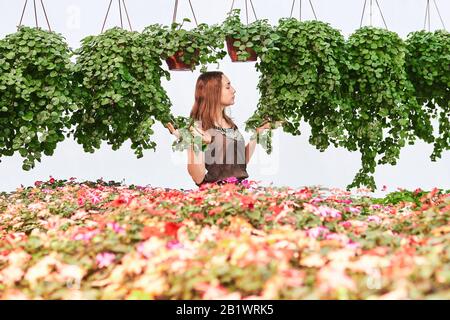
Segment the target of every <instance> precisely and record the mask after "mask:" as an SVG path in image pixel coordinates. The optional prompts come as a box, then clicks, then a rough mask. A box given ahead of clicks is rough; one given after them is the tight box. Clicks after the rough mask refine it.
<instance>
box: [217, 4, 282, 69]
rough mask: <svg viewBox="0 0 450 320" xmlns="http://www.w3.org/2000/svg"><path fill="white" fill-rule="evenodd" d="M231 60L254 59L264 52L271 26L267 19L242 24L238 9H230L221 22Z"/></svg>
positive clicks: (268, 40)
mask: <svg viewBox="0 0 450 320" xmlns="http://www.w3.org/2000/svg"><path fill="white" fill-rule="evenodd" d="M222 30H223V32H224V34H225V39H226V42H227V49H228V54H229V55H230V58H231V61H233V62H239V61H240V62H243V61H256V60H257V56H258V53H259V54H261V53H263V52H266V51H267V50H268V49H267V44H268V42H270V35H271V34H272V32H273V31H272V27H271V26H270V24H269V23H268V21H267V20H256V21H254V22H253V23H250V24H247V25H244V24H243V23H242V22H241V18H240V10H239V9H234V10H232V11H231V12H230V13H229V15H228V17H227V18H226V20H225V21H224V22H223V24H222Z"/></svg>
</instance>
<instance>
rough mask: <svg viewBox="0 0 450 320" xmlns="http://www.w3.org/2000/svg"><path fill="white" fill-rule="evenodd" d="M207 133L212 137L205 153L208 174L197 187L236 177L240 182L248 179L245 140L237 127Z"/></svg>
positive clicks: (210, 130) (216, 128)
mask: <svg viewBox="0 0 450 320" xmlns="http://www.w3.org/2000/svg"><path fill="white" fill-rule="evenodd" d="M207 132H208V133H209V134H210V135H211V143H210V144H208V147H207V148H206V150H205V151H204V152H205V168H206V170H207V173H206V175H205V177H204V179H203V181H202V182H200V183H198V184H197V186H201V185H202V184H204V183H212V182H220V181H222V180H225V179H227V178H231V177H236V178H237V179H238V180H239V181H242V180H244V179H246V178H248V173H247V164H246V161H245V140H244V137H243V136H242V135H241V133H240V132H239V129H238V128H237V126H235V127H234V128H221V127H213V128H212V129H209V130H208V131H207Z"/></svg>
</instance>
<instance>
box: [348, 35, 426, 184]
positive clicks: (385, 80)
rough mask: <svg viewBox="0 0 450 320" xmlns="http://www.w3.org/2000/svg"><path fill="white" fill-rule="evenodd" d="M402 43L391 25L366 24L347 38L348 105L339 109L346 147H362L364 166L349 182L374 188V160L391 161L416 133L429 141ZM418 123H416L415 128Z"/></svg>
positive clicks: (423, 115)
mask: <svg viewBox="0 0 450 320" xmlns="http://www.w3.org/2000/svg"><path fill="white" fill-rule="evenodd" d="M405 54H406V48H405V44H404V42H403V41H402V40H401V39H400V37H399V36H398V35H397V34H396V33H394V32H391V31H387V30H383V29H377V28H372V27H364V28H361V29H359V30H357V31H356V32H355V33H354V34H352V35H351V36H350V38H349V40H348V42H347V57H348V70H349V71H348V79H347V81H346V83H347V84H348V98H349V106H350V107H349V108H345V109H344V110H343V112H342V115H343V119H344V120H345V127H346V129H347V131H348V133H349V137H348V139H346V140H345V141H344V143H342V145H343V146H345V147H346V148H347V149H348V150H352V151H356V150H359V151H360V152H361V162H362V168H361V169H360V170H359V172H358V173H357V175H356V177H355V178H354V180H353V182H352V183H351V184H350V185H349V186H348V187H347V188H352V187H358V186H361V185H365V186H367V187H369V188H371V189H372V190H374V189H376V185H375V180H374V178H373V176H372V175H371V174H373V173H374V172H375V167H376V165H377V161H376V157H377V155H381V156H382V158H381V159H379V160H378V164H387V163H389V164H391V165H395V164H396V163H397V160H398V158H399V156H400V149H401V148H402V147H403V146H404V145H405V143H406V142H407V141H408V142H409V144H413V142H414V140H415V137H416V136H418V137H420V138H421V139H424V140H425V141H428V142H429V141H430V137H431V138H432V136H431V132H432V131H430V130H432V127H431V123H430V121H429V118H427V116H426V114H425V112H424V110H423V109H422V108H421V106H420V105H419V104H418V103H417V100H416V98H415V97H414V89H413V86H412V84H411V82H410V81H409V80H408V77H407V74H406V71H405ZM418 126H420V129H417V128H418Z"/></svg>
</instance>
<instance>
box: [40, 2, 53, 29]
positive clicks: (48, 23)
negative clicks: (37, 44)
mask: <svg viewBox="0 0 450 320" xmlns="http://www.w3.org/2000/svg"><path fill="white" fill-rule="evenodd" d="M41 6H42V11H44V16H45V20H47V26H48V30H49V31H50V32H51V31H52V28H50V22H48V17H47V11H45V6H44V2H43V0H41Z"/></svg>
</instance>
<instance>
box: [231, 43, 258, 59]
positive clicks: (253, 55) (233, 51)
mask: <svg viewBox="0 0 450 320" xmlns="http://www.w3.org/2000/svg"><path fill="white" fill-rule="evenodd" d="M235 41H239V39H234V38H232V37H227V49H228V54H229V55H230V58H231V61H232V62H251V61H256V60H257V59H258V56H257V54H256V52H255V50H253V49H252V48H247V49H245V51H247V52H248V53H249V54H250V56H249V57H248V58H247V59H246V60H239V59H238V55H237V52H238V51H239V48H238V47H235V46H233V43H234V42H235Z"/></svg>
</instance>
